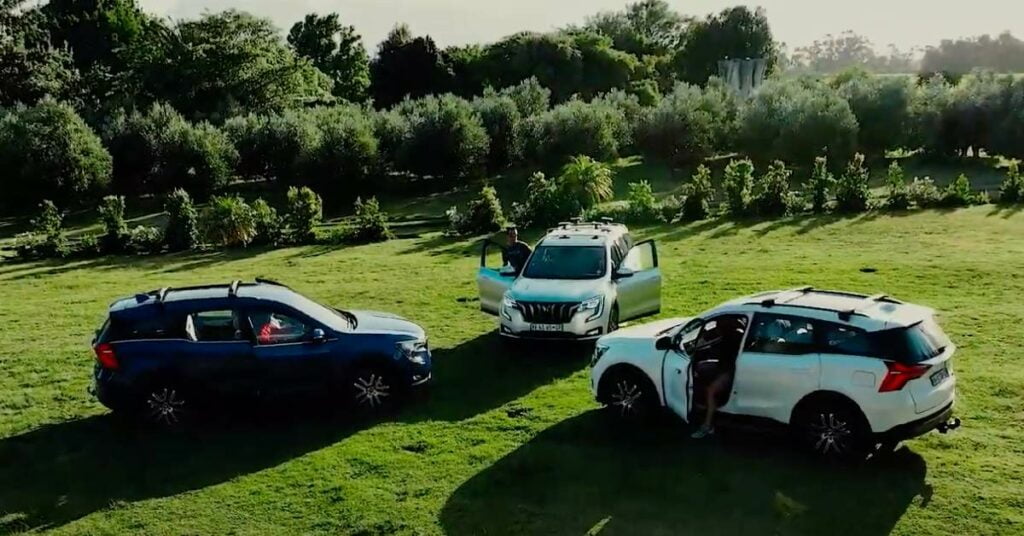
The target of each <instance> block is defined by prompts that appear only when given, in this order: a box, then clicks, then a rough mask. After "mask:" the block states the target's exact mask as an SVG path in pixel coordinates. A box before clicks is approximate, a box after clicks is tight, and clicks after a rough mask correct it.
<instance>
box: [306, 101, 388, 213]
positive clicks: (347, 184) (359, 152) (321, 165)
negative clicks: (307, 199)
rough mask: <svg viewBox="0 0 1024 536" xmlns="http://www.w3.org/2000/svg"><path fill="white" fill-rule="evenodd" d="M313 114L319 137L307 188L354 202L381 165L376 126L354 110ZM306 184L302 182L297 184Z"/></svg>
mask: <svg viewBox="0 0 1024 536" xmlns="http://www.w3.org/2000/svg"><path fill="white" fill-rule="evenodd" d="M312 113H313V117H314V121H315V124H316V128H317V131H318V132H319V134H318V141H317V144H316V146H315V147H314V148H313V149H312V154H311V156H310V161H309V166H308V173H309V176H310V177H312V179H310V180H307V181H305V182H304V184H306V185H308V186H310V187H312V188H314V189H316V191H317V192H320V193H322V194H323V195H324V196H327V198H328V199H334V198H343V199H352V197H354V196H356V195H357V194H358V193H360V192H362V191H364V190H367V189H368V188H367V185H368V183H369V178H370V177H371V176H372V175H373V174H374V172H375V170H376V168H377V166H378V163H379V156H378V151H379V148H380V147H379V145H378V143H377V136H376V134H374V128H373V122H372V121H371V120H370V118H369V117H367V115H366V114H365V113H363V111H362V110H360V109H359V108H355V107H352V106H345V107H336V108H327V109H321V110H317V111H315V112H312ZM297 182H300V183H302V181H297Z"/></svg>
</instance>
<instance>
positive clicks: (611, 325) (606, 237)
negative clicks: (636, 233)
mask: <svg viewBox="0 0 1024 536" xmlns="http://www.w3.org/2000/svg"><path fill="white" fill-rule="evenodd" d="M493 245H494V244H493V243H491V242H486V243H485V244H484V246H483V252H482V253H481V256H480V269H479V271H478V272H477V286H478V288H479V291H480V309H481V310H483V311H484V312H487V313H490V314H492V315H497V316H498V319H499V320H500V323H501V326H500V330H499V331H500V333H501V335H503V336H506V337H510V338H526V339H571V340H594V339H597V338H598V337H600V336H602V335H605V334H607V333H610V332H612V331H615V330H616V329H618V327H619V322H621V321H625V320H631V319H634V318H639V317H642V316H646V315H651V314H656V313H658V312H660V310H661V270H660V269H658V251H657V248H656V247H655V244H654V241H653V240H646V241H643V242H639V243H634V242H633V237H632V236H631V235H630V234H629V229H627V228H626V226H625V225H621V224H615V223H607V222H602V223H590V222H579V223H563V224H560V225H559V226H558V227H556V228H554V229H551V230H550V231H548V233H547V234H546V235H545V236H544V238H542V239H541V240H540V242H539V243H538V244H537V246H536V248H535V249H534V251H533V254H531V255H530V258H529V259H528V260H527V261H526V264H525V265H524V267H523V270H522V273H520V274H518V275H517V274H516V273H515V270H514V269H513V268H512V267H511V266H508V265H505V266H499V267H488V266H487V264H488V248H489V246H493Z"/></svg>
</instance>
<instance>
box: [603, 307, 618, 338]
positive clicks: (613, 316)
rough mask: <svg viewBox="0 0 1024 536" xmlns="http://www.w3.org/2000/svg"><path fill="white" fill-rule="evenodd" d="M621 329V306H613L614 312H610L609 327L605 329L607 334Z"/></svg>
mask: <svg viewBox="0 0 1024 536" xmlns="http://www.w3.org/2000/svg"><path fill="white" fill-rule="evenodd" d="M618 329H619V304H617V303H616V304H614V305H612V310H611V311H609V312H608V325H607V326H606V327H605V333H606V334H607V333H611V332H613V331H617V330H618Z"/></svg>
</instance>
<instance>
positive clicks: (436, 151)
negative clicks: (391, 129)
mask: <svg viewBox="0 0 1024 536" xmlns="http://www.w3.org/2000/svg"><path fill="white" fill-rule="evenodd" d="M399 108H400V110H401V111H402V112H403V113H404V114H405V115H406V116H407V117H408V119H409V135H408V136H407V137H406V138H405V140H404V143H403V144H402V145H401V147H400V148H399V151H398V154H397V164H398V167H399V169H402V170H405V171H409V172H412V173H415V174H417V175H423V176H434V177H444V178H449V179H452V178H462V177H466V176H468V175H470V174H473V173H476V172H478V171H480V170H481V169H482V168H483V166H484V164H485V163H486V161H487V151H488V150H489V148H490V139H489V138H488V137H487V131H486V130H485V129H484V125H483V122H482V121H481V119H480V116H479V115H478V114H477V113H475V112H474V111H473V108H472V107H471V106H470V104H469V103H468V102H467V101H466V100H465V99H461V98H459V97H456V96H454V95H442V96H440V97H436V96H429V97H424V98H422V99H418V100H414V101H406V102H404V103H403V104H402V105H400V107H399Z"/></svg>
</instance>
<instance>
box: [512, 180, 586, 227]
mask: <svg viewBox="0 0 1024 536" xmlns="http://www.w3.org/2000/svg"><path fill="white" fill-rule="evenodd" d="M510 213H511V215H512V221H514V222H516V223H517V224H518V225H520V226H523V227H530V226H551V225H555V224H556V223H558V222H560V221H567V220H569V219H571V218H575V217H577V216H579V215H580V213H581V210H580V206H579V203H577V202H575V200H574V199H570V198H568V196H566V195H565V190H564V189H562V188H561V187H560V184H559V180H558V179H557V178H550V179H549V178H547V177H546V176H544V174H543V173H541V172H537V173H534V174H533V176H531V177H530V180H529V183H528V185H527V187H526V201H524V202H523V203H513V204H512V210H511V211H510Z"/></svg>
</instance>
